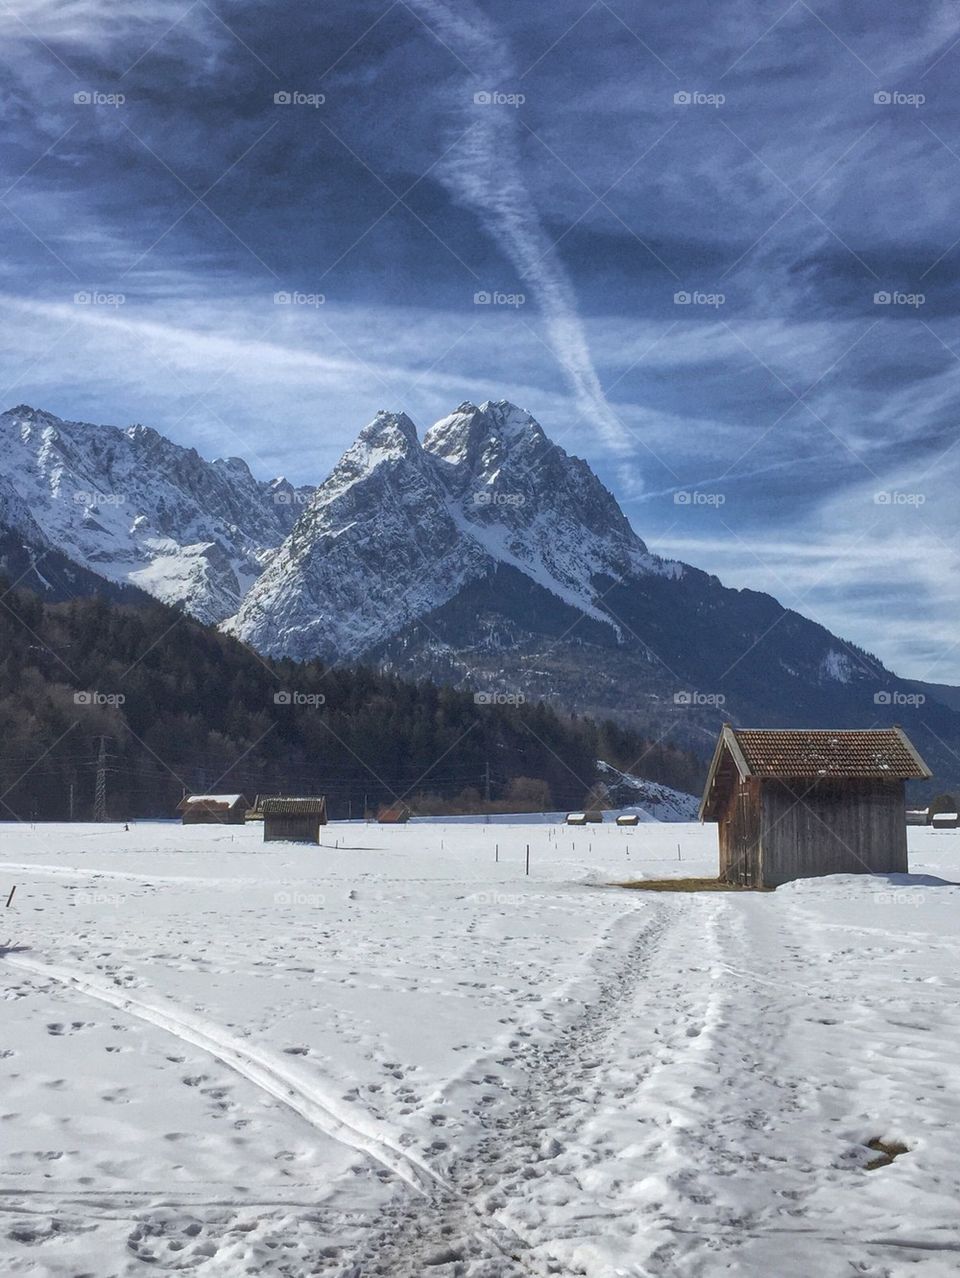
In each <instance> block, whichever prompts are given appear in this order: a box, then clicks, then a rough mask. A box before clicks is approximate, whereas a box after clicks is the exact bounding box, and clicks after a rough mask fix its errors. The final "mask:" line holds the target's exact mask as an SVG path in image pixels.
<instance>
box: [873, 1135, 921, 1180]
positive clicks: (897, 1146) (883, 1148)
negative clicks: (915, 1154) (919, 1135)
mask: <svg viewBox="0 0 960 1278" xmlns="http://www.w3.org/2000/svg"><path fill="white" fill-rule="evenodd" d="M909 1148H910V1147H909V1146H908V1145H904V1144H903V1142H902V1141H899V1140H881V1139H880V1138H879V1136H875V1137H874V1138H873V1140H868V1141H867V1149H872V1150H874V1151H875V1152H876V1153H877V1154H878V1155H879V1157H877V1158H871V1159H870V1161H869V1163H867V1164H866V1165H865V1166H864V1171H876V1170H877V1168H878V1167H889V1166H890V1164H891V1163H892V1162H893V1160H894V1159H895V1158H899V1157H900V1155H901V1154H906V1153H909Z"/></svg>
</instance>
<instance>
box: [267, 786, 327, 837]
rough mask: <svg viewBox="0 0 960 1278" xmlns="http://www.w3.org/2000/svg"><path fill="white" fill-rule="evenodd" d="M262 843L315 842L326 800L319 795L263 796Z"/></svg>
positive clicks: (323, 814)
mask: <svg viewBox="0 0 960 1278" xmlns="http://www.w3.org/2000/svg"><path fill="white" fill-rule="evenodd" d="M260 806H261V809H262V811H263V841H264V843H319V842H320V827H321V826H322V825H326V824H327V800H326V799H325V798H324V797H323V795H318V796H312V797H302V798H294V797H283V798H276V799H263V800H262V802H261V805H260Z"/></svg>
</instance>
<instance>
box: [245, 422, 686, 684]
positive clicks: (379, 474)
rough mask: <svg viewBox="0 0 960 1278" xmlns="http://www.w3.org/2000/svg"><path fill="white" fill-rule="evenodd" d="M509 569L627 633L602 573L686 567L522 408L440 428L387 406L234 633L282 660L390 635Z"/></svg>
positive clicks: (335, 651)
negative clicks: (667, 558) (645, 538)
mask: <svg viewBox="0 0 960 1278" xmlns="http://www.w3.org/2000/svg"><path fill="white" fill-rule="evenodd" d="M499 565H508V566H510V567H512V568H513V569H515V570H516V571H517V572H519V573H521V574H523V576H524V577H525V578H527V579H528V580H529V581H530V582H531V583H536V585H537V586H539V587H540V588H541V589H545V590H547V591H549V592H550V593H551V594H552V595H553V596H554V597H555V598H556V599H558V600H562V601H563V602H564V603H565V604H566V605H567V606H568V607H570V608H573V609H575V610H577V611H578V612H582V613H584V614H585V615H586V616H588V617H591V618H592V619H593V620H595V621H597V622H600V623H602V624H604V625H605V626H607V627H608V628H609V629H611V631H613V632H614V633H616V631H617V625H616V622H615V621H614V620H613V619H612V618H611V617H610V616H609V614H608V613H606V612H605V611H604V610H602V609H601V608H599V607H598V606H597V603H596V598H595V595H596V591H595V588H594V585H593V582H594V579H595V578H597V577H599V576H605V577H607V578H609V579H611V580H616V581H626V580H629V579H631V578H633V577H635V576H638V575H643V574H648V573H656V574H666V575H670V576H673V575H677V574H678V573H679V572H681V571H682V569H681V568H680V566H679V565H675V564H672V565H670V564H664V563H663V562H662V561H660V560H658V559H656V558H654V557H653V556H652V555H650V554H649V553H648V552H647V549H646V547H645V546H644V545H643V542H641V541H640V539H639V537H637V536H636V534H635V533H634V532H633V530H632V529H631V528H630V525H629V524H628V523H627V520H626V518H625V517H624V515H623V513H622V512H621V510H620V508H619V506H618V505H617V503H616V501H615V500H614V498H613V496H612V495H611V494H610V493H609V492H608V491H607V490H606V489H605V488H604V487H603V485H602V484H601V483H600V481H599V480H598V479H597V478H596V476H595V475H594V474H593V473H592V472H591V470H590V469H589V467H588V466H587V465H586V464H585V463H584V462H582V461H580V460H578V459H576V458H572V457H568V456H567V454H566V453H565V452H564V451H563V450H562V449H560V448H558V447H556V445H553V444H551V443H550V441H549V440H548V439H547V437H546V436H545V435H544V433H543V431H542V430H541V428H540V426H539V425H538V424H537V422H535V421H534V419H533V418H532V417H530V415H529V414H528V413H524V412H523V411H522V410H520V409H518V408H516V407H514V406H513V405H512V404H507V403H498V404H484V405H483V406H482V407H481V408H477V407H475V406H474V405H473V404H461V406H460V407H459V408H458V409H457V411H456V412H455V413H453V414H452V415H451V416H450V417H446V418H444V419H443V420H442V421H440V422H437V424H436V425H435V426H434V427H433V428H432V429H431V430H429V431H428V432H427V434H426V436H425V438H424V440H423V443H422V444H421V443H420V441H419V440H418V438H417V433H416V429H415V427H414V425H413V423H412V422H411V421H410V419H409V417H406V416H404V415H403V414H399V415H397V414H393V413H384V412H382V413H378V414H377V416H376V418H375V419H374V420H373V421H372V422H371V423H370V424H369V426H366V427H365V428H364V429H363V430H362V431H361V432H360V436H359V438H358V439H357V442H356V443H355V444H354V445H353V446H352V447H351V448H350V449H348V450H347V452H346V453H345V454H344V456H343V458H342V460H341V461H340V463H339V464H338V465H337V467H336V468H335V470H334V471H333V474H332V475H331V476H330V478H329V479H327V480H326V482H325V483H323V484H321V486H320V487H319V488H318V489H317V491H316V494H315V495H314V500H313V502H312V503H311V505H310V506H309V508H308V509H307V510H306V511H305V512H304V513H303V514H302V515H301V517H300V519H299V520H298V521H297V524H296V526H295V527H294V529H293V531H292V533H291V534H290V536H289V537H288V538H287V540H286V542H285V543H284V545H283V546H282V548H281V549H280V551H279V552H278V553H277V554H276V555H275V556H274V558H273V559H272V560H271V562H270V564H269V566H268V567H267V569H266V570H265V571H264V573H263V574H262V576H261V577H260V578H259V580H258V581H257V583H256V584H255V585H254V586H253V587H252V588H251V589H250V591H249V592H248V594H247V596H246V598H245V599H244V601H243V604H242V605H241V607H240V609H239V611H238V613H237V615H236V616H235V617H234V618H232V619H231V620H230V621H228V622H227V623H226V629H227V630H228V631H230V632H231V633H232V634H235V635H237V636H238V637H239V638H241V639H243V640H244V641H245V642H247V643H249V644H250V645H251V646H252V647H254V648H257V649H258V650H259V651H261V652H265V653H269V654H270V655H273V656H288V657H298V658H307V657H314V656H321V657H326V658H328V659H331V660H335V659H338V658H339V659H342V658H343V657H344V655H346V654H351V655H355V656H360V655H363V654H366V653H368V652H370V651H371V650H372V649H374V648H375V647H377V646H378V645H382V644H384V643H386V642H387V641H388V640H390V639H391V638H393V637H394V636H395V635H397V634H399V633H400V632H402V631H403V630H404V629H405V628H406V627H407V626H408V625H410V624H411V623H412V622H416V621H418V620H420V619H422V618H424V617H426V616H428V615H430V614H431V613H433V612H434V611H436V610H437V609H438V608H441V607H442V606H443V605H445V604H447V603H448V602H449V601H451V600H453V599H455V598H456V597H457V596H458V595H459V594H460V593H461V592H462V591H463V590H464V588H465V587H467V586H468V585H469V584H470V583H475V582H478V581H481V580H484V579H487V578H489V577H490V575H491V574H492V573H494V572H495V571H496V569H497V567H498V566H499Z"/></svg>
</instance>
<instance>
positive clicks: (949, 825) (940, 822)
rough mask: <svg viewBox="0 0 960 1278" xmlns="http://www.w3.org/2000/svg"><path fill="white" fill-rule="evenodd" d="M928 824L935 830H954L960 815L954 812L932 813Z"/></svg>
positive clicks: (959, 823)
mask: <svg viewBox="0 0 960 1278" xmlns="http://www.w3.org/2000/svg"><path fill="white" fill-rule="evenodd" d="M930 824H931V825H932V826H933V828H934V829H935V830H955V829H956V828H957V826H958V825H960V815H958V814H957V813H956V812H934V814H933V816H932V817H931V818H930Z"/></svg>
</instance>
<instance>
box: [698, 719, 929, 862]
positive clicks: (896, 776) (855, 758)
mask: <svg viewBox="0 0 960 1278" xmlns="http://www.w3.org/2000/svg"><path fill="white" fill-rule="evenodd" d="M930 775H931V774H930V770H929V768H928V767H927V765H926V764H925V763H924V761H923V760H922V759H921V758H920V755H919V754H918V753H917V751H916V750H915V749H914V747H913V745H912V743H911V742H910V740H909V739H908V737H907V735H906V733H905V732H904V731H903V729H902V728H899V727H897V728H864V729H837V730H833V729H825V728H734V727H733V726H732V725H731V724H729V723H728V724H724V727H723V730H722V732H721V733H720V738H719V740H718V741H717V747H716V749H715V751H714V754H713V761H712V762H711V764H710V772H709V774H708V776H707V783H706V787H705V788H704V792H703V799H702V801H701V803H700V820H701V821H715V822H717V825H718V827H719V840H720V878H721V880H722V881H724V882H726V883H738V884H740V885H742V886H744V887H776V886H777V884H779V883H789V882H790V881H791V880H792V879H803V878H816V877H817V876H819V875H823V874H890V873H905V872H906V870H907V823H906V805H905V802H904V782H905V781H907V780H921V779H924V780H925V779H926V778H928V777H929V776H930Z"/></svg>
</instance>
